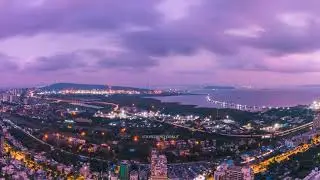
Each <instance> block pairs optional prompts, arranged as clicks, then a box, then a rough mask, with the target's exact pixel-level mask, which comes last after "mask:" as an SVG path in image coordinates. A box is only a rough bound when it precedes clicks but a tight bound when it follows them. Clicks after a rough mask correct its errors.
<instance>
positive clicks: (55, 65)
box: [24, 49, 157, 72]
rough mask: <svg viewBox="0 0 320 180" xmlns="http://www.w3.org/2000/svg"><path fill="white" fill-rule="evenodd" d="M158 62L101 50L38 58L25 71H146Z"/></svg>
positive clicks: (127, 53)
mask: <svg viewBox="0 0 320 180" xmlns="http://www.w3.org/2000/svg"><path fill="white" fill-rule="evenodd" d="M156 64H157V61H156V60H154V59H152V58H150V57H147V56H142V55H138V54H135V53H132V52H111V51H104V50H100V49H89V50H78V51H74V52H72V53H60V54H56V55H52V56H47V57H38V58H36V59H35V60H34V61H33V62H30V63H28V64H27V65H26V67H25V69H24V70H25V71H31V72H53V71H73V70H81V71H86V72H94V71H98V70H103V69H119V70H137V71H138V70H144V69H145V68H147V67H152V66H155V65H156Z"/></svg>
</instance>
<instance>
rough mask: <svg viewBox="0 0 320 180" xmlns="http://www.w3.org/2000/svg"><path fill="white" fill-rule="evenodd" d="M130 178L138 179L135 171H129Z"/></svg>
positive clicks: (132, 179)
mask: <svg viewBox="0 0 320 180" xmlns="http://www.w3.org/2000/svg"><path fill="white" fill-rule="evenodd" d="M130 180H139V174H138V172H137V171H131V172H130Z"/></svg>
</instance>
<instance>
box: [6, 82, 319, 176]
mask: <svg viewBox="0 0 320 180" xmlns="http://www.w3.org/2000/svg"><path fill="white" fill-rule="evenodd" d="M185 93H186V92H180V91H176V90H168V91H160V90H148V89H136V88H123V87H114V88H113V87H108V86H106V87H100V89H98V88H96V89H93V88H92V87H88V86H85V85H83V86H79V87H77V86H75V85H72V84H70V85H69V86H67V85H62V84H55V85H52V86H46V87H42V88H29V89H10V90H5V91H3V92H2V93H1V109H0V110H1V121H0V126H1V132H2V133H1V150H2V151H1V152H2V153H1V154H2V158H1V160H0V166H1V170H2V174H1V175H0V176H2V177H3V178H5V179H8V178H10V177H13V178H15V179H19V178H23V179H112V180H116V179H121V180H126V179H128V180H129V179H130V180H135V179H141V180H143V179H186V180H188V179H199V180H201V179H215V180H224V179H230V180H233V179H243V180H251V179H277V178H280V179H288V180H289V179H294V178H299V179H304V180H312V179H314V178H315V177H320V171H318V169H317V167H319V166H320V150H319V148H317V146H318V144H319V142H320V137H319V135H318V131H317V128H319V127H320V118H319V117H318V115H317V112H318V111H317V110H318V109H319V108H320V104H319V103H318V102H313V103H312V104H311V105H310V106H297V107H290V108H289V107H286V108H270V109H269V108H268V109H264V110H263V111H254V112H252V111H244V110H237V109H232V108H229V109H226V108H224V109H215V108H200V107H196V106H191V105H180V104H177V103H164V102H161V101H159V100H155V99H153V98H152V97H154V96H171V95H180V94H185ZM190 95H191V94H190Z"/></svg>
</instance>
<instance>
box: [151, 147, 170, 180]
mask: <svg viewBox="0 0 320 180" xmlns="http://www.w3.org/2000/svg"><path fill="white" fill-rule="evenodd" d="M150 179H151V180H164V179H168V167H167V157H166V156H165V155H159V154H158V152H157V151H156V150H152V151H151V177H150Z"/></svg>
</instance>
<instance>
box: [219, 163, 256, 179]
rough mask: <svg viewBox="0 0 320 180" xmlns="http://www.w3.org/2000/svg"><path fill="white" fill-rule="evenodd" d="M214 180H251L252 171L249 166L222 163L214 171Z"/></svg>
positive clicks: (252, 177) (252, 176)
mask: <svg viewBox="0 0 320 180" xmlns="http://www.w3.org/2000/svg"><path fill="white" fill-rule="evenodd" d="M214 179H215V180H253V179H254V173H253V171H252V169H251V168H250V167H241V166H235V165H227V164H225V163H223V164H222V165H220V166H219V167H218V168H217V170H216V171H215V172H214Z"/></svg>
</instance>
